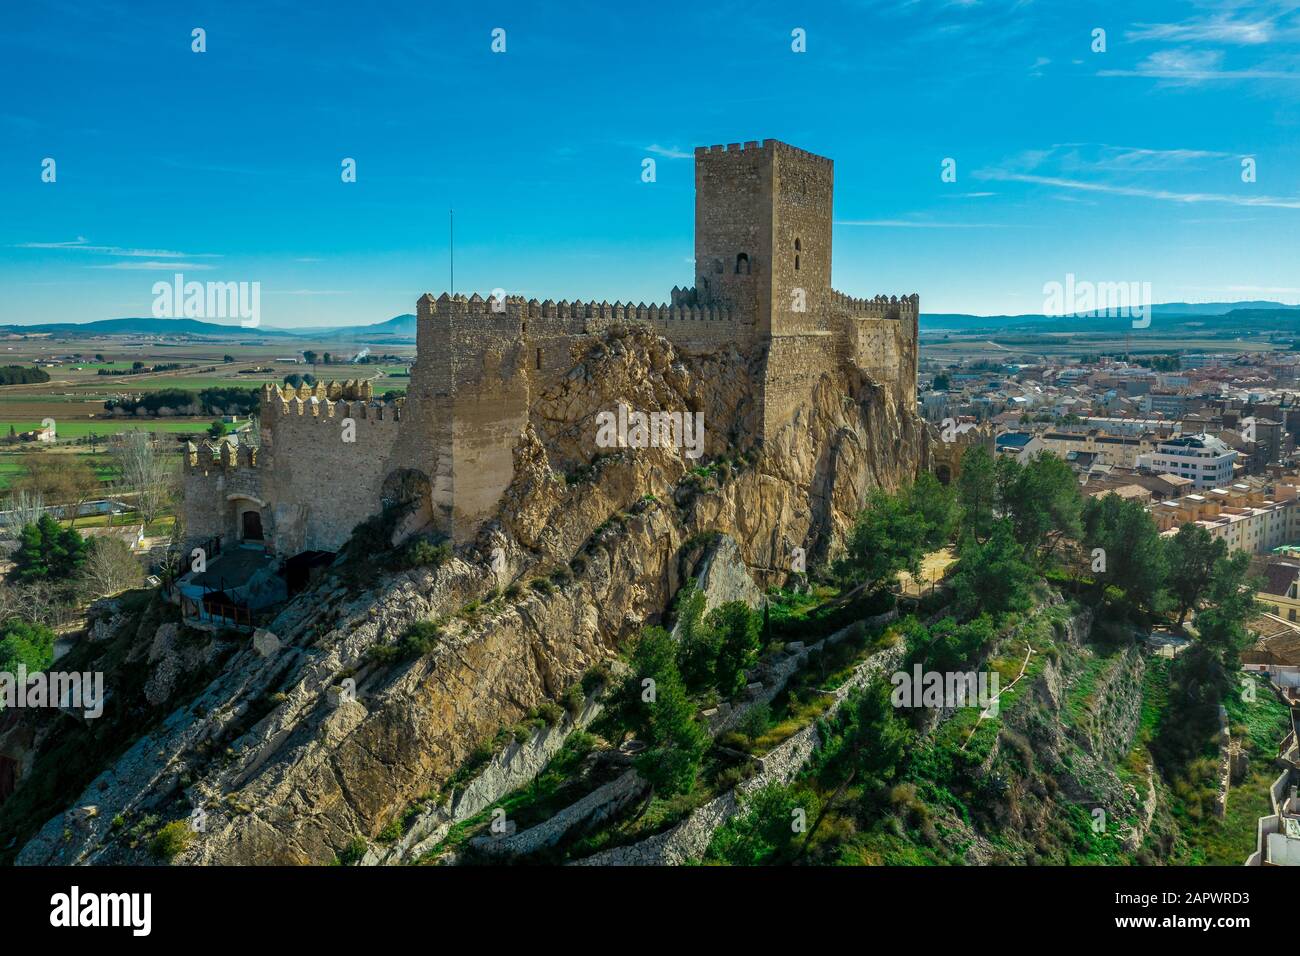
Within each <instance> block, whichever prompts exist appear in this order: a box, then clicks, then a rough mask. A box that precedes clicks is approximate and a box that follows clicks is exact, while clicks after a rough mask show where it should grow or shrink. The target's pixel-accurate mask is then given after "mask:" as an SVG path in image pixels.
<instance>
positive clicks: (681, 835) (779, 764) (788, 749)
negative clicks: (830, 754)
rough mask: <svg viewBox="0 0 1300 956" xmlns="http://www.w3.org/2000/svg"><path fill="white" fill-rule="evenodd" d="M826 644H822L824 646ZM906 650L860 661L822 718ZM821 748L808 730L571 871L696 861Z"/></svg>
mask: <svg viewBox="0 0 1300 956" xmlns="http://www.w3.org/2000/svg"><path fill="white" fill-rule="evenodd" d="M829 639H830V638H827V640H829ZM906 653H907V649H906V646H905V645H904V644H902V643H901V642H900V643H899V644H898V645H896V646H895V647H891V648H889V649H887V650H885V651H882V652H880V653H878V654H874V655H872V656H871V657H870V658H868V659H867V660H865V661H863V662H862V663H861V664H859V665H858V667H857V668H856V669H855V670H854V672H853V674H852V676H850V677H849V679H848V680H847V681H845V682H844V683H843V684H842V685H841V686H840V687H839V688H837V689H836V691H835V701H834V703H833V704H832V705H831V706H830V707H829V708H828V709H827V711H826V715H825V716H826V717H830V716H832V715H833V714H835V712H836V711H838V710H839V708H840V707H841V706H842V705H843V703H844V701H845V700H846V699H847V698H848V696H849V694H850V693H851V692H852V691H853V690H854V689H855V688H858V687H861V686H863V685H865V684H866V683H868V682H869V681H870V680H871V679H872V678H874V677H875V676H877V675H878V674H881V673H887V672H890V671H892V670H894V669H896V668H897V667H898V666H899V664H901V663H902V660H903V657H904V656H905V655H906ZM820 745H821V737H820V735H819V734H818V733H817V724H816V723H813V724H809V725H808V726H807V727H805V728H804V729H803V730H800V731H799V732H797V733H796V734H794V735H793V736H792V737H790V738H789V739H788V740H786V741H784V742H783V743H781V744H779V745H778V746H777V747H775V748H773V750H772V751H771V752H770V753H768V754H767V755H766V756H764V757H762V758H760V759H759V761H758V763H759V770H758V772H757V773H755V774H754V776H752V777H750V778H749V779H748V780H745V781H744V782H742V783H740V784H739V785H737V787H736V788H735V789H734V790H729V791H728V792H726V793H724V794H722V795H721V796H719V797H715V798H714V799H713V800H710V801H709V802H708V803H706V804H704V806H702V807H699V808H697V809H696V810H695V811H693V812H692V813H691V814H690V816H688V817H687V818H686V819H685V820H683V821H682V822H681V823H679V824H677V825H676V826H675V827H673V828H672V829H670V830H666V831H664V832H663V833H658V834H655V835H654V836H652V837H649V838H648V839H645V840H642V841H641V842H640V843H633V844H631V845H629V846H620V847H615V848H613V849H611V850H605V851H603V852H601V853H597V854H595V855H593V856H589V857H587V858H585V859H582V860H576V861H574V862H573V863H572V864H571V865H573V866H677V865H680V864H682V863H687V862H689V861H690V860H694V859H698V858H699V857H700V856H702V855H703V853H704V851H705V850H707V849H708V847H709V842H710V841H711V840H712V839H713V834H714V832H715V831H717V829H718V827H720V826H722V825H723V824H724V823H726V822H727V821H728V820H729V819H731V817H733V816H734V815H735V814H736V813H737V812H738V811H739V810H740V809H741V804H742V802H743V801H742V800H738V795H739V797H744V796H745V795H747V794H750V793H753V792H754V791H756V790H761V789H762V788H763V787H765V786H767V785H768V784H772V783H776V784H787V783H789V782H790V781H791V780H793V779H794V778H795V776H796V775H797V774H798V773H799V771H800V769H802V767H803V765H804V764H805V763H806V762H807V761H808V758H809V757H810V756H812V754H813V752H814V751H815V750H816V749H817V748H818V747H819V746H820Z"/></svg>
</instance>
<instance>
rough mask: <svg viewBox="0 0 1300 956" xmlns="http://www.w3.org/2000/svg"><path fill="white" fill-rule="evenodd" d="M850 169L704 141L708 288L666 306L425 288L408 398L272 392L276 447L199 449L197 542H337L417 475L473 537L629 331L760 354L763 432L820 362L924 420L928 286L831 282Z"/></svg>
mask: <svg viewBox="0 0 1300 956" xmlns="http://www.w3.org/2000/svg"><path fill="white" fill-rule="evenodd" d="M833 170H834V165H833V163H832V161H831V160H829V159H826V158H824V157H821V156H816V155H813V154H812V153H808V152H805V151H804V150H801V149H796V148H795V147H793V146H788V145H786V144H785V143H780V142H776V141H774V140H768V141H766V142H749V143H745V144H744V145H743V146H742V145H740V144H738V143H733V144H731V145H728V146H712V147H700V148H698V149H696V150H695V285H694V287H692V288H687V289H674V290H673V291H672V296H671V301H670V302H668V303H666V304H662V305H650V306H647V305H644V304H639V305H632V304H630V303H619V302H615V303H613V304H610V303H608V302H585V303H584V302H581V301H577V302H572V303H570V302H564V301H562V302H558V303H556V302H552V301H550V300H547V301H545V302H538V301H537V300H535V299H534V300H527V301H525V300H524V299H522V298H515V297H506V298H505V299H504V300H502V301H496V300H484V299H482V298H480V297H479V296H478V295H473V296H470V297H469V298H468V299H467V298H465V297H464V296H459V295H457V296H451V295H447V294H445V293H444V294H443V295H442V296H440V297H438V298H435V297H434V296H433V295H431V294H427V293H426V294H425V295H424V296H422V297H421V298H420V300H419V302H418V303H417V313H418V332H417V353H418V354H417V360H416V363H415V365H414V366H413V367H412V370H411V384H410V388H409V390H408V392H407V395H406V398H405V400H403V401H399V402H389V403H384V402H379V401H376V400H375V399H374V396H373V394H372V391H371V386H370V384H369V383H368V382H364V381H362V382H355V381H354V382H347V383H342V384H340V383H330V384H328V385H325V384H318V385H316V386H315V387H308V386H306V385H303V386H301V387H299V388H297V389H294V388H290V387H283V388H280V387H276V386H273V385H266V386H265V388H264V393H263V396H262V408H261V422H260V426H261V432H260V439H261V442H260V446H259V447H252V446H247V445H243V446H239V447H237V448H236V447H232V446H231V445H229V444H223V445H222V446H221V448H220V452H219V453H218V451H217V449H216V448H214V447H213V446H211V445H209V444H206V443H205V444H204V446H202V447H201V448H195V447H194V446H190V448H189V450H188V462H187V467H186V477H185V482H186V484H185V521H186V529H187V536H188V538H189V539H190V540H191V541H198V540H201V539H204V538H209V537H212V536H215V535H221V536H222V537H224V538H225V539H226V540H228V541H231V542H233V541H236V540H248V539H252V540H259V541H265V542H266V543H267V544H268V545H269V546H270V548H272V549H273V550H274V551H275V553H277V554H279V555H283V556H291V555H294V554H297V553H299V552H302V551H336V550H338V548H339V547H341V546H342V544H343V543H344V542H345V541H346V540H347V539H348V537H349V535H350V533H351V531H352V529H353V528H354V527H355V526H356V525H357V524H358V523H360V522H362V521H364V520H366V519H367V518H369V517H371V516H373V515H374V514H376V513H377V512H379V510H380V509H381V507H383V505H384V503H386V502H391V501H392V500H394V498H395V496H397V495H398V494H399V493H402V492H403V490H409V488H410V486H411V481H412V478H413V477H414V478H415V479H416V482H417V484H418V485H419V487H420V489H421V491H420V494H421V496H422V497H423V498H425V499H427V500H426V501H424V502H423V503H422V509H421V510H422V511H424V518H425V519H426V521H427V523H429V524H431V525H432V526H433V527H434V528H436V529H437V530H438V531H441V532H443V533H445V534H447V535H448V536H449V537H450V538H451V539H452V540H453V541H454V542H463V541H466V540H468V539H470V538H472V537H473V536H474V535H475V533H476V531H477V530H478V528H479V527H480V526H481V525H482V524H483V523H484V522H485V521H487V520H489V519H490V518H491V517H492V516H493V514H494V513H495V511H496V508H497V506H498V503H499V500H500V498H501V495H502V493H503V492H504V491H505V490H506V488H507V487H508V486H509V484H510V482H511V480H512V477H513V469H514V463H513V457H512V451H513V449H514V446H515V444H516V441H517V440H518V438H519V436H520V434H521V431H522V430H523V428H524V427H525V425H526V424H527V423H528V421H529V414H530V408H531V406H532V403H533V401H535V398H536V396H538V395H540V394H541V392H542V391H543V390H544V389H545V388H546V387H547V386H548V385H549V384H553V383H555V382H557V381H558V380H559V379H561V378H562V377H563V376H565V375H566V373H568V372H569V371H570V369H571V368H572V367H573V365H574V363H575V357H576V356H577V355H578V354H580V352H581V349H582V348H583V346H584V345H586V344H589V343H590V342H591V337H592V336H594V335H596V334H599V333H601V332H602V331H603V330H605V329H607V328H610V327H613V326H616V325H620V324H623V325H627V324H634V323H641V324H644V325H646V326H648V327H650V328H652V329H653V330H654V331H655V332H656V333H658V334H660V335H662V336H664V337H665V338H667V339H668V340H670V341H671V342H672V343H673V345H674V346H675V347H676V348H677V350H678V351H679V352H684V353H686V354H688V355H689V354H702V353H708V352H712V351H716V350H719V349H723V348H734V349H737V350H739V351H740V352H741V353H742V354H744V355H748V356H750V358H751V361H752V362H753V363H755V367H757V368H758V369H760V372H759V374H758V377H757V380H756V381H757V384H756V391H757V392H759V394H758V395H756V400H757V402H758V404H759V408H760V410H761V414H760V419H761V423H760V425H759V429H760V434H757V435H753V436H751V437H752V438H753V439H754V440H756V441H764V440H771V439H772V438H774V437H775V436H776V435H777V434H778V432H779V431H780V430H781V429H782V428H783V427H786V426H788V425H790V423H791V421H792V419H793V417H794V414H795V412H796V410H797V409H798V408H799V407H800V405H801V404H802V403H803V402H805V401H806V400H807V398H808V396H809V394H810V388H811V385H812V383H813V382H815V381H816V379H817V378H818V376H819V373H820V372H821V371H823V370H826V369H829V368H832V367H836V366H842V365H844V364H848V365H852V366H855V367H856V368H857V369H859V370H861V371H862V372H863V373H864V374H866V375H868V376H869V377H870V378H871V379H872V380H873V381H874V382H875V383H876V384H877V385H878V386H880V387H882V388H884V389H887V390H889V391H890V392H892V393H893V398H894V400H895V401H896V402H897V403H898V404H899V406H900V407H902V408H905V409H908V410H909V411H910V410H911V409H912V407H913V403H914V401H915V394H916V369H917V313H918V308H919V304H918V297H917V296H916V295H911V296H904V297H902V298H896V297H885V296H878V297H876V298H874V299H854V298H851V297H849V296H846V295H843V294H841V293H839V292H836V291H835V290H834V289H832V287H831V224H832V190H833V185H834V172H833ZM710 424H711V425H712V427H715V428H717V427H722V426H721V425H720V423H710ZM349 439H350V440H349Z"/></svg>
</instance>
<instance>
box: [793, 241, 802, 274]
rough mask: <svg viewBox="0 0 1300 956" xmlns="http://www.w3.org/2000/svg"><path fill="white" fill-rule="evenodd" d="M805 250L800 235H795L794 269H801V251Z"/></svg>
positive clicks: (796, 270)
mask: <svg viewBox="0 0 1300 956" xmlns="http://www.w3.org/2000/svg"><path fill="white" fill-rule="evenodd" d="M802 251H803V244H802V243H800V242H799V237H798V236H795V237H794V271H795V272H798V271H799V253H800V252H802Z"/></svg>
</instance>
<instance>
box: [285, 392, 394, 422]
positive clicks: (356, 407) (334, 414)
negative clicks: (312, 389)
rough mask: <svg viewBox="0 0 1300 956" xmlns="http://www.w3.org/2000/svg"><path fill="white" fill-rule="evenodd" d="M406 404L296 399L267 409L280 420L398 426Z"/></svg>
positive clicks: (359, 400) (313, 398)
mask: <svg viewBox="0 0 1300 956" xmlns="http://www.w3.org/2000/svg"><path fill="white" fill-rule="evenodd" d="M403 404H404V403H403V402H402V401H400V400H399V401H395V402H376V401H364V400H361V399H358V400H356V401H347V400H341V401H337V402H331V401H330V400H329V399H327V398H315V397H312V398H308V399H302V398H298V397H294V398H293V399H291V400H289V401H280V402H273V403H272V404H271V405H268V406H266V408H267V409H268V411H270V413H271V414H272V415H274V416H276V417H277V418H279V419H294V418H310V419H320V420H329V419H335V420H342V419H344V418H351V419H354V420H360V421H373V422H385V421H387V422H397V421H401V419H402V405H403Z"/></svg>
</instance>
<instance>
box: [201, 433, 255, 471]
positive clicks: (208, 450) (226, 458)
mask: <svg viewBox="0 0 1300 956" xmlns="http://www.w3.org/2000/svg"><path fill="white" fill-rule="evenodd" d="M258 458H259V455H258V449H257V448H255V447H253V446H252V445H245V444H242V443H241V444H234V443H232V442H228V441H223V442H219V443H218V444H216V445H214V444H212V442H210V441H204V442H202V443H201V444H199V445H195V444H194V442H186V443H185V466H186V469H187V470H188V471H189V472H191V473H200V474H204V473H207V472H209V471H212V470H214V469H220V470H221V471H224V472H229V471H234V470H236V469H251V468H257V467H258Z"/></svg>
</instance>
